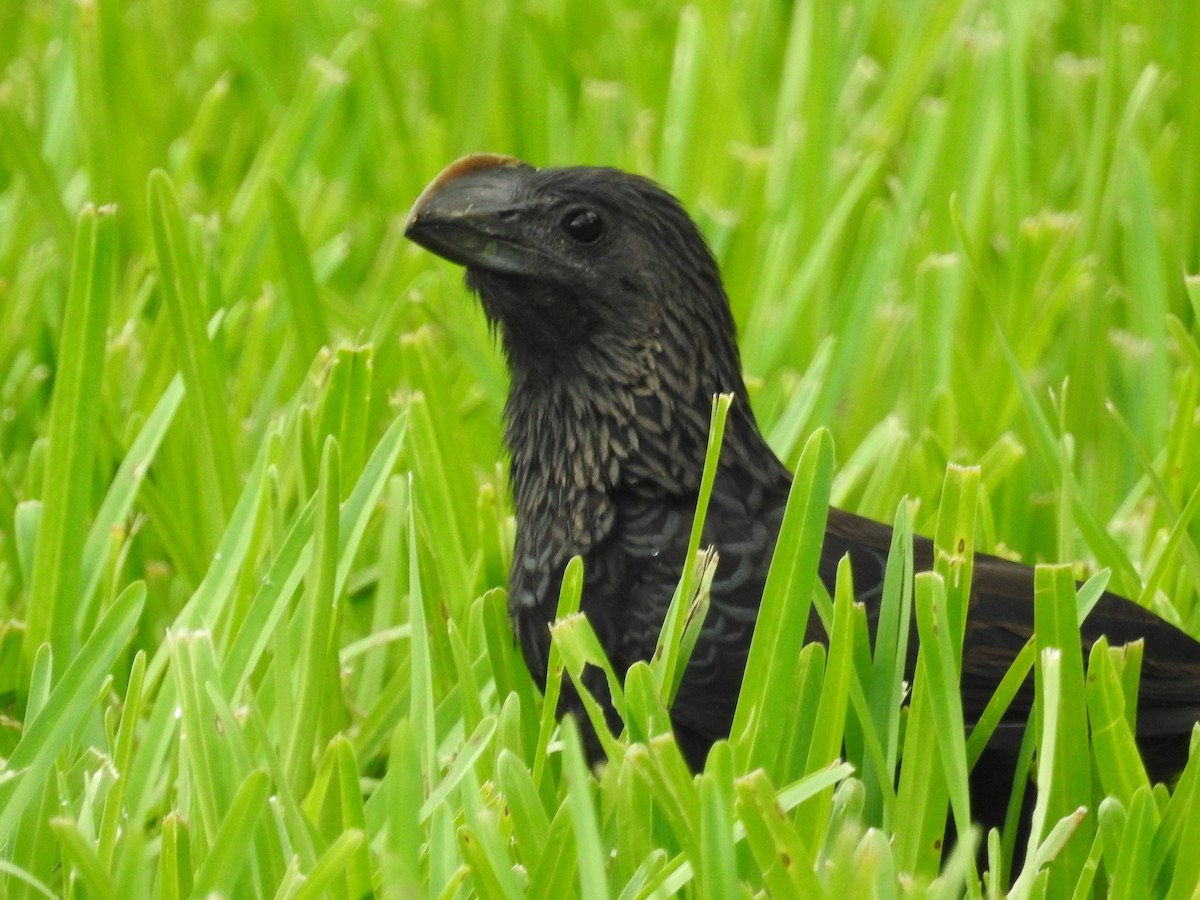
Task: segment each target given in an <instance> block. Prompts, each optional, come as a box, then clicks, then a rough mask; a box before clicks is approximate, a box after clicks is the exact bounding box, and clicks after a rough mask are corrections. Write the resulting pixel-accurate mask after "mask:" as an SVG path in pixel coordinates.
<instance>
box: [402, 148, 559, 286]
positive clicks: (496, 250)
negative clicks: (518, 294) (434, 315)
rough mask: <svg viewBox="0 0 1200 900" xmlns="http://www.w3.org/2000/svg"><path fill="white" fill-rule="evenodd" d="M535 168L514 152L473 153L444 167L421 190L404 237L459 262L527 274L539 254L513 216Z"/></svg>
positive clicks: (524, 202) (517, 219)
mask: <svg viewBox="0 0 1200 900" xmlns="http://www.w3.org/2000/svg"><path fill="white" fill-rule="evenodd" d="M534 171H536V170H535V169H534V168H533V167H532V166H530V165H529V164H527V163H525V162H522V161H521V160H519V159H517V158H516V157H513V156H501V155H499V154H495V153H473V154H471V155H470V156H464V157H463V158H462V159H459V160H456V161H455V162H452V163H451V164H450V165H448V166H447V167H446V168H445V169H443V170H442V171H441V172H440V173H439V174H438V176H437V177H436V178H434V179H433V181H431V182H429V186H428V187H426V188H425V190H423V191H422V192H421V196H419V197H418V198H417V202H416V203H414V204H413V207H412V210H410V211H409V214H408V219H407V220H406V221H405V223H404V236H405V237H407V238H408V239H409V240H410V241H414V242H416V243H418V244H420V245H421V246H422V247H424V248H425V249H427V250H431V251H433V252H434V253H436V254H437V255H438V256H441V257H444V258H445V259H448V260H450V261H451V262H454V263H458V264H459V265H462V266H472V267H478V268H482V269H488V270H491V271H494V272H507V273H512V274H516V273H525V272H528V271H530V267H531V265H533V264H534V263H535V262H536V260H537V259H538V258H539V257H540V255H541V254H540V253H539V252H538V250H537V248H536V247H533V246H531V245H530V244H529V243H528V240H527V236H526V235H524V234H523V233H522V228H521V223H520V221H519V219H520V217H518V216H514V213H515V212H517V211H518V210H519V209H520V208H521V207H522V206H526V205H528V203H527V201H522V200H521V199H520V195H521V187H522V186H523V185H524V184H525V183H526V181H527V179H528V178H529V176H530V175H531V174H532V173H533V172H534Z"/></svg>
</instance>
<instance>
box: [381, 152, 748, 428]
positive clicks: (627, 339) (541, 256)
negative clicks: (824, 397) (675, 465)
mask: <svg viewBox="0 0 1200 900" xmlns="http://www.w3.org/2000/svg"><path fill="white" fill-rule="evenodd" d="M405 234H406V235H407V237H408V238H409V239H411V240H413V241H415V242H416V243H418V244H420V245H422V246H423V247H425V248H427V249H429V250H431V251H433V252H434V253H436V254H438V255H439V256H442V257H444V258H446V259H448V260H450V261H451V262H454V263H458V264H459V265H462V266H465V267H466V281H467V285H468V287H469V288H470V289H471V290H473V291H474V292H475V293H477V294H478V295H479V298H480V301H481V303H482V305H483V308H484V311H485V313H486V314H487V316H488V318H489V319H490V320H491V321H492V322H493V323H494V324H495V325H496V326H497V327H498V328H499V330H500V332H501V337H502V341H503V343H504V347H505V351H506V352H507V354H508V357H509V363H510V368H512V369H513V370H514V371H513V374H514V376H517V375H519V374H520V373H521V371H526V372H533V373H536V374H537V375H538V376H539V377H546V376H554V377H564V376H566V377H569V376H570V375H572V374H573V373H575V372H577V371H580V370H584V371H591V370H611V369H612V368H613V366H616V367H617V368H620V369H623V370H626V369H628V368H629V367H630V366H636V365H643V366H645V365H649V366H653V367H654V368H655V369H656V370H657V372H658V374H659V376H660V377H662V378H664V379H666V380H668V381H669V383H670V384H672V385H680V386H685V385H689V384H691V383H692V382H695V381H696V377H695V374H696V373H698V372H703V371H705V370H707V371H708V372H709V373H710V374H711V375H712V376H713V377H714V379H715V381H714V383H713V384H711V385H708V384H706V385H704V386H703V389H704V390H705V391H708V392H709V393H710V394H711V392H712V391H716V390H738V389H739V388H740V387H741V374H740V363H739V360H738V356H737V346H736V343H735V335H734V325H733V319H732V316H731V314H730V311H729V303H728V300H727V298H726V296H725V292H724V289H723V288H722V286H721V279H720V274H719V272H718V269H717V265H716V262H715V261H714V259H713V257H712V254H711V253H710V251H709V249H708V246H707V244H706V243H705V241H704V238H703V236H702V235H701V234H700V231H699V229H698V228H697V227H696V225H695V224H694V223H693V222H692V220H691V219H690V218H689V216H688V215H687V213H686V212H685V211H684V209H683V207H682V206H681V205H680V204H679V202H678V201H677V200H676V199H675V198H674V197H672V196H671V195H670V194H669V193H667V192H666V191H664V190H663V189H662V188H660V187H659V186H658V185H656V184H655V183H654V182H652V181H650V180H649V179H646V178H642V177H640V176H637V175H631V174H629V173H626V172H622V171H619V170H617V169H609V168H593V167H571V168H547V169H536V168H534V167H533V166H530V165H528V164H526V163H524V162H522V161H521V160H518V159H515V158H513V157H510V156H499V155H495V154H474V155H471V156H467V157H464V158H462V159H460V160H458V161H457V162H454V163H452V164H451V165H449V166H448V167H447V168H446V169H445V170H443V171H442V172H441V174H439V175H438V176H437V177H436V178H435V179H434V180H433V181H432V182H431V183H430V184H429V186H428V187H427V188H426V189H425V190H424V191H423V192H422V194H421V196H420V197H419V198H418V199H417V201H416V203H415V204H414V205H413V208H412V211H411V212H410V213H409V216H408V221H407V223H406V226H405ZM638 360H640V363H639V362H637V361H638ZM672 367H675V368H678V369H680V370H681V371H679V372H678V373H673V372H671V371H667V370H668V369H670V368H672ZM633 374H634V373H632V372H629V371H625V372H624V375H625V377H626V378H627V379H628V378H629V377H630V376H631V375H633ZM717 382H720V383H717ZM696 386H697V387H701V386H700V385H696ZM707 403H708V401H707V399H705V400H704V405H705V406H706V407H707Z"/></svg>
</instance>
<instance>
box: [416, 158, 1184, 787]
mask: <svg viewBox="0 0 1200 900" xmlns="http://www.w3.org/2000/svg"><path fill="white" fill-rule="evenodd" d="M406 234H407V236H408V237H409V238H410V239H411V240H413V241H415V242H417V243H418V244H420V245H422V246H423V247H426V248H427V249H429V250H431V251H433V252H434V253H436V254H438V255H440V256H442V257H444V258H446V259H448V260H450V261H451V262H454V263H457V264H459V265H462V266H465V267H466V283H467V285H468V287H469V288H470V289H471V290H472V291H473V292H475V293H476V294H478V296H479V299H480V302H481V303H482V305H483V309H484V311H485V313H486V315H487V317H488V318H489V319H490V320H491V322H492V323H493V324H494V325H495V327H496V328H497V330H498V332H499V336H500V340H501V342H502V345H503V350H504V354H505V356H506V358H507V363H508V368H509V371H510V373H511V388H510V393H509V397H508V403H507V406H506V410H505V415H506V430H505V440H506V443H507V446H508V449H509V451H510V453H511V457H512V461H511V481H512V490H513V495H514V502H515V505H516V517H517V538H516V548H515V553H514V558H513V564H512V574H511V581H510V587H509V598H510V599H509V604H510V606H509V608H510V613H511V616H512V621H513V625H514V628H515V630H516V633H517V635H518V637H519V639H520V643H521V647H522V650H523V652H524V655H525V659H526V661H527V663H528V665H529V668H530V670H531V671H532V673H533V674H534V676H535V677H536V678H537V679H538V681H539V682H541V683H542V684H544V683H545V678H546V666H547V655H548V650H549V631H548V628H547V625H548V624H549V623H550V622H551V620H552V619H553V616H554V611H555V606H556V603H557V598H558V593H559V586H560V580H561V575H562V572H563V568H564V566H565V565H566V563H567V561H568V560H569V559H570V558H571V557H572V556H574V555H576V554H578V555H580V556H581V557H582V558H583V560H584V573H585V574H584V587H583V595H582V608H583V611H584V612H585V613H586V614H587V616H588V618H589V620H590V622H591V624H592V626H593V628H594V629H595V631H596V633H597V635H598V636H599V638H600V641H601V643H602V644H603V646H604V648H605V650H606V651H607V653H608V655H609V657H610V659H611V660H612V662H613V665H614V667H615V669H616V670H617V672H618V673H623V672H624V671H625V670H626V669H627V668H628V667H629V666H630V665H631V664H632V663H633V662H635V661H637V660H643V659H648V658H649V657H650V656H651V654H652V653H653V651H654V647H655V643H656V640H657V637H658V634H659V629H660V626H661V624H662V621H663V617H664V615H665V613H666V610H667V606H668V604H669V602H670V599H671V596H672V593H673V590H674V588H675V585H676V582H677V581H678V579H679V575H680V572H681V571H682V568H683V565H684V556H685V552H686V546H687V540H688V534H689V530H690V527H691V522H692V516H693V513H694V511H695V505H696V496H697V489H698V487H699V484H700V478H701V472H702V468H703V461H704V455H705V447H706V442H707V437H708V427H709V415H710V410H711V402H712V397H713V395H714V394H717V393H721V392H726V393H732V394H733V395H734V397H735V401H734V404H733V407H732V409H731V411H730V415H729V419H728V422H727V424H726V432H725V443H724V448H723V451H722V454H721V457H720V465H719V470H718V474H717V476H716V483H715V487H714V491H713V496H712V500H711V504H710V507H709V510H708V515H707V519H706V525H705V529H704V535H703V543H704V545H714V546H715V547H716V548H717V549H718V551H719V554H720V563H719V565H718V567H717V572H716V577H715V580H714V582H713V585H712V603H711V608H710V611H709V613H708V616H707V618H706V620H705V623H704V626H703V629H702V632H701V635H700V638H699V641H698V643H697V645H696V648H695V650H694V652H693V655H692V658H691V662H690V664H689V666H688V668H687V670H686V672H685V675H684V678H683V682H682V685H681V687H680V690H679V693H678V695H677V698H676V700H675V703H674V705H673V707H672V710H671V718H672V721H673V724H674V728H675V731H676V736H677V738H678V740H679V744H680V747H681V748H682V750H683V751H684V754H685V756H686V757H687V758H688V761H689V763H690V764H691V765H692V766H693V767H697V768H698V767H701V766H702V765H703V762H704V758H705V755H706V754H707V752H708V749H709V748H710V747H711V746H712V744H713V743H714V742H715V741H717V740H719V739H721V738H723V737H725V736H727V735H728V733H729V728H730V725H731V722H732V719H733V714H734V708H735V705H736V702H737V696H738V689H739V687H740V685H741V680H742V675H743V672H744V669H745V663H746V657H747V653H748V650H749V646H750V638H751V633H752V630H753V628H754V623H755V618H756V615H757V612H758V607H759V602H760V598H761V594H762V589H763V584H764V581H765V579H766V574H767V569H768V565H769V563H770V559H771V554H772V552H773V550H774V545H775V541H776V536H777V534H778V530H779V525H780V522H781V519H782V515H783V510H784V505H785V502H786V499H787V494H788V488H789V486H790V484H791V478H792V476H791V473H790V472H789V471H788V470H787V468H785V467H784V465H783V464H782V463H781V462H780V461H779V460H778V459H777V458H776V456H775V455H774V453H773V452H772V451H771V449H770V448H769V447H768V446H767V444H766V442H765V441H764V439H763V437H762V435H761V434H760V432H759V430H758V426H757V424H756V423H755V420H754V414H753V412H752V411H751V409H750V404H749V402H748V398H747V395H746V387H745V384H744V383H743V381H742V373H741V362H740V359H739V355H738V348H737V343H736V335H735V328H734V322H733V317H732V315H731V313H730V308H729V301H728V299H727V297H726V295H725V291H724V288H723V286H722V283H721V276H720V273H719V271H718V269H717V264H716V261H715V260H714V258H713V256H712V253H711V252H710V251H709V249H708V246H707V245H706V243H705V241H704V238H703V237H702V235H701V234H700V231H699V230H698V228H697V227H696V225H695V224H694V223H693V222H692V220H691V219H690V218H689V216H688V215H687V213H686V212H685V211H684V209H683V207H682V206H681V205H680V204H679V202H678V201H677V200H676V199H675V198H674V197H672V196H671V195H670V194H668V193H667V192H666V191H664V190H662V189H661V188H660V187H658V186H657V185H656V184H654V183H653V182H652V181H650V180H648V179H646V178H642V177H639V176H636V175H630V174H627V173H625V172H622V171H619V170H616V169H607V168H584V167H574V168H547V169H536V168H533V167H532V166H529V165H527V164H525V163H523V162H521V161H520V160H517V159H514V158H512V157H506V156H497V155H490V154H478V155H473V156H468V157H465V158H463V159H460V160H459V161H457V162H455V163H453V164H452V165H450V166H449V167H447V168H446V169H445V170H444V171H443V172H442V173H441V174H440V175H438V176H437V177H436V178H435V179H434V180H433V182H432V183H430V185H429V186H428V187H427V188H426V189H425V191H424V192H423V193H422V194H421V196H420V197H419V198H418V199H417V201H416V203H415V204H414V206H413V208H412V212H411V213H410V214H409V217H408V222H407V225H406ZM891 532H892V529H891V528H890V527H888V526H886V525H883V524H880V523H878V522H874V521H871V520H869V519H865V518H862V517H860V516H856V515H853V514H851V513H848V512H844V511H842V510H838V509H830V510H829V517H828V523H827V530H826V533H825V541H824V545H823V547H822V553H821V563H820V569H819V572H820V577H821V578H822V580H823V581H824V582H825V584H826V585H827V586H828V588H829V589H830V590H831V591H832V589H833V580H834V574H835V571H836V567H837V563H838V561H839V560H840V559H841V558H842V557H843V556H844V555H846V554H849V556H850V560H851V565H852V569H853V576H854V585H855V589H856V591H857V592H858V596H859V599H860V600H861V601H862V602H863V603H864V604H865V605H866V606H867V609H868V614H869V615H868V618H869V619H872V620H873V619H874V618H875V615H874V613H877V607H878V603H879V597H880V588H881V585H882V582H883V573H884V564H885V561H886V556H887V552H888V548H889V546H890V542H891ZM914 558H915V565H916V568H917V571H921V570H925V569H930V568H932V565H933V546H932V543H931V542H930V541H929V540H928V539H925V538H917V539H916V540H915V545H914ZM1033 574H1034V573H1033V569H1032V568H1031V567H1029V566H1023V565H1019V564H1016V563H1012V562H1008V561H1005V560H1001V559H997V558H995V557H991V556H986V555H983V554H979V555H977V556H976V559H975V564H974V575H973V581H972V596H971V601H970V607H969V612H968V619H967V630H966V636H965V640H964V646H963V663H962V695H963V712H964V716H965V718H966V721H967V723H968V724H971V723H973V722H974V721H975V719H976V718H977V717H978V716H979V714H980V713H981V712H982V711H983V708H984V706H985V705H986V704H987V702H988V700H989V699H990V698H991V696H992V694H993V692H994V690H995V688H996V686H997V684H998V683H999V680H1000V679H1001V678H1002V677H1003V676H1004V674H1005V673H1006V671H1007V670H1008V667H1009V664H1010V663H1011V662H1012V660H1013V658H1014V657H1015V655H1016V654H1017V653H1018V652H1019V651H1020V649H1021V648H1022V647H1023V646H1024V644H1025V643H1026V641H1027V639H1028V638H1029V637H1030V635H1031V634H1032V632H1033V621H1034V616H1033ZM913 631H914V634H915V629H913ZM1101 635H1107V636H1108V639H1109V641H1110V643H1112V644H1114V645H1119V644H1123V643H1126V642H1129V641H1132V640H1135V639H1144V640H1145V656H1144V664H1143V669H1142V679H1141V689H1140V695H1139V701H1138V715H1137V737H1138V741H1139V744H1140V746H1141V748H1142V751H1143V754H1144V755H1145V757H1146V762H1147V767H1148V772H1149V774H1150V775H1151V777H1153V778H1154V779H1155V780H1164V779H1165V778H1167V777H1169V776H1171V775H1173V774H1175V773H1177V772H1178V771H1179V770H1180V769H1181V768H1182V767H1183V764H1184V763H1185V762H1186V759H1187V746H1188V737H1189V734H1190V732H1191V728H1192V725H1193V723H1195V722H1196V721H1197V720H1200V644H1198V643H1197V642H1196V641H1194V640H1193V639H1192V638H1190V637H1189V636H1188V635H1186V634H1184V633H1183V632H1182V631H1180V630H1178V629H1176V628H1174V627H1173V626H1171V625H1170V624H1168V623H1167V622H1165V621H1163V620H1162V619H1160V618H1158V617H1157V616H1155V615H1153V614H1152V613H1150V612H1149V611H1147V610H1145V609H1143V608H1142V607H1140V606H1138V605H1137V604H1135V603H1133V602H1131V601H1129V600H1126V599H1124V598H1122V597H1118V596H1116V595H1114V594H1105V595H1104V596H1103V597H1102V598H1101V599H1100V601H1099V602H1098V603H1097V604H1096V606H1095V607H1094V609H1093V611H1092V612H1091V614H1090V615H1089V617H1088V618H1087V620H1086V622H1085V624H1084V626H1083V628H1082V638H1083V645H1084V649H1085V652H1086V650H1087V649H1088V648H1089V647H1090V646H1091V645H1092V643H1093V642H1094V641H1095V640H1096V639H1098V638H1099V637H1100V636H1101ZM809 637H810V638H812V639H823V638H824V634H823V632H822V630H821V628H820V624H819V622H817V621H816V620H815V619H814V621H813V622H812V623H811V624H810V628H809ZM912 659H913V656H912V654H910V666H911V664H912ZM910 677H911V668H910ZM589 688H591V689H593V692H594V693H595V694H596V695H597V697H598V698H599V699H601V700H604V699H605V697H606V687H605V684H604V680H603V678H597V679H595V680H594V681H593V682H591V683H589ZM1032 695H1033V692H1032V690H1031V689H1029V686H1028V685H1027V686H1026V689H1025V690H1024V691H1023V692H1022V694H1021V695H1019V696H1018V697H1017V699H1016V701H1015V702H1014V704H1013V706H1012V708H1010V711H1009V715H1010V716H1020V717H1021V721H1023V720H1024V717H1026V716H1027V715H1028V712H1029V707H1030V703H1031V701H1032ZM576 702H577V701H576ZM1010 783H1011V779H1010ZM1005 796H1007V792H1005Z"/></svg>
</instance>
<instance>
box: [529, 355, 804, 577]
mask: <svg viewBox="0 0 1200 900" xmlns="http://www.w3.org/2000/svg"><path fill="white" fill-rule="evenodd" d="M595 352H597V351H595V350H593V349H592V348H586V347H585V348H581V349H580V351H579V353H577V354H574V355H573V356H572V357H571V358H570V361H569V363H567V362H561V361H560V363H559V365H558V367H557V369H556V370H555V371H553V372H548V371H546V370H545V369H539V368H537V367H534V366H526V365H521V364H520V362H519V361H515V360H510V363H515V364H513V365H511V370H512V372H513V382H512V386H511V390H510V394H509V400H508V405H507V409H506V419H507V425H506V431H505V440H506V443H507V445H508V449H509V453H510V455H511V473H510V474H511V482H512V488H513V498H514V502H515V504H516V511H517V518H518V524H519V528H520V529H522V530H524V529H527V527H528V523H531V522H534V521H543V520H546V519H547V518H549V519H550V520H552V521H555V522H557V523H560V524H565V525H566V530H567V534H565V535H563V537H564V538H565V539H566V540H565V543H566V544H567V545H568V546H567V547H566V551H567V552H568V553H581V552H586V550H587V549H588V548H589V547H591V546H594V545H595V544H596V543H597V542H599V541H601V540H603V539H604V538H605V537H606V536H607V535H608V533H609V531H610V530H611V527H612V521H613V515H614V513H613V509H614V503H615V499H616V498H617V497H618V496H629V495H632V496H643V497H648V498H666V499H675V498H687V497H689V496H694V495H695V493H696V491H697V490H698V488H699V485H700V479H701V476H702V473H703V469H704V456H705V451H706V448H707V444H708V432H709V424H710V417H711V404H712V397H713V395H714V394H716V393H722V392H729V393H733V394H734V396H735V401H734V407H733V409H732V410H731V414H730V416H729V417H728V419H727V422H726V430H725V440H724V448H725V449H724V450H723V452H722V465H723V466H725V467H731V468H739V469H743V470H745V471H747V472H748V473H750V474H751V475H752V477H755V478H757V479H760V480H765V481H767V482H768V483H769V485H771V486H774V485H775V484H776V483H780V484H782V485H783V486H784V489H785V490H786V484H787V482H788V481H789V480H790V476H789V475H788V473H787V470H786V469H784V468H783V466H782V465H781V464H780V463H779V462H778V460H777V459H776V458H775V456H774V454H773V453H772V452H771V451H770V449H769V448H768V447H767V445H766V443H765V441H764V440H763V438H762V436H761V434H760V433H759V431H758V427H757V425H756V423H755V421H754V416H753V413H752V412H751V410H750V406H749V401H748V398H747V396H746V389H745V385H744V384H743V382H742V378H741V375H740V372H739V371H738V366H737V365H736V360H735V361H734V364H732V365H727V366H719V365H703V364H701V365H690V366H685V367H680V369H682V370H686V371H687V372H689V373H697V372H699V373H701V374H700V375H698V376H697V375H695V374H692V375H691V377H684V376H682V375H677V374H676V371H677V370H676V369H674V368H673V369H671V370H664V365H663V364H664V362H666V361H667V356H666V355H665V354H664V352H663V348H662V346H661V342H660V341H659V340H658V338H657V337H656V336H652V337H649V338H647V339H646V340H645V341H643V342H641V343H640V344H639V345H637V346H628V347H626V348H625V349H624V350H621V349H620V348H613V347H606V348H605V349H604V350H603V352H604V353H605V355H606V358H604V359H595V358H590V357H589V356H588V354H591V353H595ZM696 362H699V363H704V362H707V361H703V360H697V361H696ZM527 537H532V536H530V535H527Z"/></svg>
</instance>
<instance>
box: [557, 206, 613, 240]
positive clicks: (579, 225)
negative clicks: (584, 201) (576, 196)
mask: <svg viewBox="0 0 1200 900" xmlns="http://www.w3.org/2000/svg"><path fill="white" fill-rule="evenodd" d="M562 227H563V230H564V231H566V233H567V234H569V235H570V236H571V238H572V239H573V240H575V241H578V242H579V243H581V244H594V243H595V242H596V241H598V240H600V235H602V234H603V233H604V223H603V222H602V221H601V220H600V216H598V215H597V214H596V211H595V210H592V209H573V210H571V211H570V212H569V213H567V214H566V215H565V216H563V220H562Z"/></svg>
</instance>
